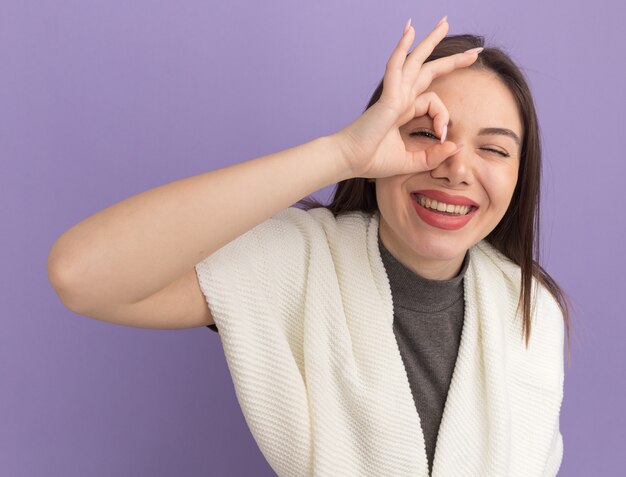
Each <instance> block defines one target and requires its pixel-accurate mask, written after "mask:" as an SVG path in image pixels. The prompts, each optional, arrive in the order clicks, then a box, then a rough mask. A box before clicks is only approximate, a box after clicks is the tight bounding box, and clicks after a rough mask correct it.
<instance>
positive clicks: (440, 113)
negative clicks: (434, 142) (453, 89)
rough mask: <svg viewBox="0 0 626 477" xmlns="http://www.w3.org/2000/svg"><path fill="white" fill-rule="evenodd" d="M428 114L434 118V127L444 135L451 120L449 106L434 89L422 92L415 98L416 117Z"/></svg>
mask: <svg viewBox="0 0 626 477" xmlns="http://www.w3.org/2000/svg"><path fill="white" fill-rule="evenodd" d="M425 114H428V115H429V116H430V117H431V118H432V120H433V129H434V130H435V132H436V133H437V134H438V135H439V137H442V136H443V128H444V126H445V125H447V124H448V121H449V120H450V113H449V111H448V108H447V107H446V105H445V104H443V101H442V100H441V98H440V97H439V96H438V95H437V93H435V92H434V91H427V92H425V93H422V94H421V95H419V96H418V97H417V98H416V99H415V117H421V116H424V115H425Z"/></svg>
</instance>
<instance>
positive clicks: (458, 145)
mask: <svg viewBox="0 0 626 477" xmlns="http://www.w3.org/2000/svg"><path fill="white" fill-rule="evenodd" d="M464 145H465V144H457V145H456V151H454V152H453V153H452V154H450V155H453V154H456V153H457V152H459V151H460V150H461V149H463V146H464Z"/></svg>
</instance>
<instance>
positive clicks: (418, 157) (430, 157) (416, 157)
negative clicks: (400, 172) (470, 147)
mask: <svg viewBox="0 0 626 477" xmlns="http://www.w3.org/2000/svg"><path fill="white" fill-rule="evenodd" d="M462 148H463V144H456V143H454V142H452V141H446V142H444V143H443V144H441V143H437V144H435V145H434V146H432V147H429V148H428V149H423V150H421V151H413V152H412V155H413V157H412V158H411V159H412V162H413V164H414V165H415V166H416V168H417V169H418V172H422V171H429V170H431V169H434V168H435V167H437V166H438V165H439V164H441V163H442V162H443V161H444V160H446V159H447V158H448V157H450V156H452V155H453V154H456V153H457V152H459V151H460V150H461V149H462Z"/></svg>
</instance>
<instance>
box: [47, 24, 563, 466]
mask: <svg viewBox="0 0 626 477" xmlns="http://www.w3.org/2000/svg"><path fill="white" fill-rule="evenodd" d="M447 31H448V23H447V18H446V17H444V18H443V19H442V20H441V21H440V22H439V24H438V25H437V26H436V27H435V28H434V30H432V31H431V32H430V33H429V34H428V35H427V36H426V37H425V38H424V39H423V40H422V41H421V42H420V43H419V44H418V45H417V46H416V47H415V48H414V50H413V51H412V52H411V53H410V54H409V53H408V51H409V48H410V46H411V45H412V44H413V40H414V33H415V32H414V29H413V28H412V27H411V26H410V20H409V22H408V23H407V25H406V26H405V29H404V32H403V35H402V38H401V40H400V41H399V43H398V45H397V46H396V48H395V50H394V51H393V53H392V55H391V57H390V58H389V61H388V63H387V67H386V71H385V75H384V78H383V80H382V81H381V84H380V85H379V87H378V88H377V90H376V92H375V93H374V95H373V97H372V98H371V100H370V102H369V104H368V106H367V108H366V110H365V112H364V113H363V114H362V115H361V116H360V117H359V118H358V119H357V120H355V121H354V122H353V123H351V124H350V125H348V126H347V127H345V128H344V129H342V130H341V131H339V132H337V133H335V134H333V135H330V136H327V137H322V138H318V139H315V140H313V141H311V142H309V143H306V144H303V145H300V146H297V147H294V148H292V149H288V150H286V151H281V152H278V153H275V154H271V155H269V156H264V157H261V158H258V159H254V160H252V161H248V162H245V163H242V164H237V165H234V166H231V167H228V168H224V169H221V170H217V171H213V172H209V173H205V174H201V175H198V176H194V177H190V178H186V179H183V180H180V181H176V182H174V183H171V184H166V185H164V186H160V187H157V188H155V189H151V190H149V191H146V192H143V193H141V194H139V195H137V196H134V197H131V198H129V199H126V200H125V201H122V202H120V203H118V204H115V205H114V206H112V207H109V208H108V209H105V210H103V211H101V212H99V213H97V214H95V215H94V216H92V217H89V218H87V219H86V220H84V221H83V222H81V223H79V224H77V225H76V226H74V227H72V228H71V229H70V230H68V231H67V232H65V233H64V234H63V235H62V236H61V237H60V238H59V239H58V240H57V242H56V243H55V245H54V246H53V248H52V250H51V252H50V256H49V259H48V267H49V274H50V279H51V282H52V283H53V285H54V287H55V289H56V290H57V292H58V293H59V295H60V297H61V299H62V300H63V302H64V303H65V304H66V305H67V306H68V307H69V308H71V309H72V310H74V311H76V312H78V313H81V314H85V315H87V316H91V317H93V318H96V319H100V320H105V321H110V322H113V323H118V324H124V325H128V326H136V327H145V328H161V329H167V328H185V327H194V326H202V325H207V326H210V327H212V329H214V330H215V331H217V330H218V329H219V333H220V336H221V341H222V345H223V347H224V352H225V355H226V358H227V362H228V365H229V369H230V371H231V375H232V377H233V382H234V384H235V389H236V393H237V397H238V400H239V402H240V404H241V407H242V410H243V412H244V416H245V418H246V421H247V423H248V425H249V426H250V429H251V432H252V434H253V435H254V437H255V439H256V441H257V443H258V444H259V447H260V449H261V451H262V452H263V453H264V455H265V456H266V458H267V459H268V462H269V463H270V465H271V466H272V467H273V469H274V470H275V471H276V472H277V473H278V475H280V476H302V475H316V476H337V475H346V476H348V475H349V476H380V475H392V476H427V475H433V476H451V475H480V476H504V475H506V476H554V475H556V473H557V471H558V468H559V466H560V463H561V460H562V454H563V440H562V436H561V433H560V430H559V411H560V406H561V402H562V398H563V380H564V367H563V355H562V354H563V353H562V351H563V343H564V329H565V324H567V325H569V321H568V313H567V304H566V302H565V300H564V296H563V293H562V291H561V290H560V289H559V287H558V285H556V283H555V282H554V281H553V280H552V279H551V277H550V276H549V275H548V274H547V273H546V272H545V270H543V269H542V268H541V267H540V266H539V264H538V248H537V247H538V243H539V241H538V238H537V237H538V235H537V234H538V225H539V224H538V217H539V214H538V207H539V190H540V171H541V154H540V144H539V132H538V125H537V119H536V115H535V109H534V105H533V100H532V96H531V94H530V91H529V89H528V86H527V84H526V81H525V80H524V78H523V75H522V74H521V72H520V71H519V69H518V68H517V67H516V66H515V64H514V63H513V62H512V61H511V59H510V58H509V57H508V56H507V55H506V54H505V53H503V52H502V51H500V50H498V49H495V48H486V49H483V48H481V47H482V44H483V39H482V38H481V37H476V36H471V35H457V36H450V37H446V33H447ZM466 50H469V51H466ZM334 183H338V184H339V185H338V188H337V191H336V194H335V196H334V198H333V201H332V203H331V204H330V206H322V205H321V204H319V203H315V202H311V201H308V200H301V199H302V198H303V197H305V196H307V195H308V194H310V193H312V192H314V191H316V190H318V189H320V188H322V187H325V186H328V185H331V184H334ZM298 201H300V202H302V203H304V205H305V206H306V209H305V210H302V209H299V208H296V207H290V205H292V204H294V203H296V202H298ZM110 237H115V241H114V242H113V241H111V239H110ZM148 270H149V273H146V272H147V271H148ZM531 329H532V339H531ZM568 334H569V333H568Z"/></svg>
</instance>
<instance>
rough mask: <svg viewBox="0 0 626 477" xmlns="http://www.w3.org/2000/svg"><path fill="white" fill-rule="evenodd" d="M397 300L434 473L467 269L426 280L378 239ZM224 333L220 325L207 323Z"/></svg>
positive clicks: (400, 339) (402, 344) (404, 352)
mask: <svg viewBox="0 0 626 477" xmlns="http://www.w3.org/2000/svg"><path fill="white" fill-rule="evenodd" d="M378 247H379V250H380V255H381V258H382V261H383V264H384V266H385V270H386V271H387V275H388V277H389V284H390V286H391V296H392V298H393V314H394V320H393V331H394V335H395V337H396V341H397V343H398V348H399V350H400V355H401V356H402V360H403V362H404V367H405V369H406V373H407V377H408V380H409V384H410V387H411V392H412V394H413V400H414V401H415V408H416V410H417V413H418V415H419V417H420V422H421V424H422V432H423V433H424V441H425V445H426V455H427V456H428V467H429V472H430V473H432V466H433V460H434V456H435V445H436V443H437V434H438V432H439V425H440V423H441V417H442V415H443V409H444V406H445V402H446V398H447V395H448V389H449V387H450V381H451V380H452V372H453V371H454V365H455V363H456V357H457V354H458V350H459V344H460V343H461V331H462V329H463V318H464V311H465V299H464V296H463V277H464V275H465V271H466V270H467V267H468V265H469V253H467V252H466V254H465V258H464V260H463V264H462V266H461V270H460V272H459V273H458V275H457V276H456V277H453V278H451V279H449V280H430V279H427V278H424V277H422V276H420V275H418V274H416V273H415V272H413V271H412V270H410V269H408V268H407V267H405V266H404V265H403V264H402V263H400V262H399V261H398V260H397V259H396V258H395V257H394V256H393V255H392V254H391V253H390V252H389V251H388V250H387V249H386V248H385V246H384V245H383V243H382V241H381V240H380V233H379V236H378ZM207 327H208V328H209V329H211V330H212V331H215V332H218V329H217V326H216V325H207Z"/></svg>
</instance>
